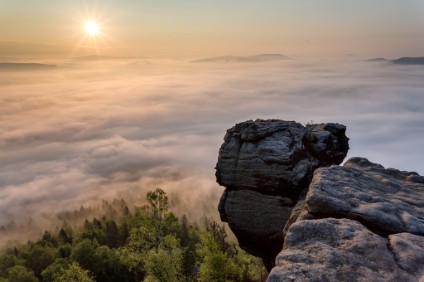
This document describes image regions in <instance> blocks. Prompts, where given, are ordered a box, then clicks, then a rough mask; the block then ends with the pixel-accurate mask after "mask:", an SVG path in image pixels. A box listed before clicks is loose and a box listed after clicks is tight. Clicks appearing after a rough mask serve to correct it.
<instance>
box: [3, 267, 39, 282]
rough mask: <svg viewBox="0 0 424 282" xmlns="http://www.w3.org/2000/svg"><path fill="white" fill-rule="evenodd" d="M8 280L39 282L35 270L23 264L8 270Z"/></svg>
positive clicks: (14, 281)
mask: <svg viewBox="0 0 424 282" xmlns="http://www.w3.org/2000/svg"><path fill="white" fill-rule="evenodd" d="M7 280H9V281H13V282H37V281H38V279H37V277H35V275H34V272H32V271H31V270H29V269H28V268H26V267H24V266H22V265H15V266H13V267H11V268H9V269H8V270H7Z"/></svg>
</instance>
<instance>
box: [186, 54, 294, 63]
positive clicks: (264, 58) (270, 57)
mask: <svg viewBox="0 0 424 282" xmlns="http://www.w3.org/2000/svg"><path fill="white" fill-rule="evenodd" d="M288 59H290V58H289V57H286V56H283V55H281V54H260V55H255V56H223V57H213V58H206V59H200V60H196V61H193V63H258V62H269V61H281V60H288Z"/></svg>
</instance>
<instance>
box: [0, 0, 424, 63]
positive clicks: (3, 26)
mask: <svg viewBox="0 0 424 282" xmlns="http://www.w3.org/2000/svg"><path fill="white" fill-rule="evenodd" d="M423 14H424V2H423V1H421V0H407V1H398V0H374V1H366V0H356V1H345V0H342V1H340V0H320V1H310V0H301V1H281V0H264V1H256V0H214V1H206V0H184V1H174V0H154V1H153V0H149V1H147V0H125V1H123V0H119V1H118V0H102V1H88V0H85V1H82V0H72V1H70V0H61V1H51V0H31V1H27V0H0V54H1V55H2V56H4V57H7V56H27V57H36V56H48V57H51V56H55V57H61V56H74V55H79V54H88V53H93V52H98V53H100V54H103V55H115V56H128V55H129V56H149V57H192V58H193V57H203V56H220V55H231V54H238V55H247V54H256V53H263V52H265V53H283V54H287V55H291V56H336V57H340V56H344V55H346V54H354V55H356V56H361V57H367V56H368V57H375V56H385V57H400V56H404V55H410V56H414V55H419V54H420V51H421V50H422V49H423V48H424V29H423V28H422V27H423V26H424V17H423ZM88 19H94V20H96V21H98V22H99V24H100V25H101V29H102V36H99V38H97V39H96V44H94V43H93V42H87V41H86V42H84V40H83V38H84V33H83V25H84V21H86V20H88ZM94 45H95V46H96V48H94Z"/></svg>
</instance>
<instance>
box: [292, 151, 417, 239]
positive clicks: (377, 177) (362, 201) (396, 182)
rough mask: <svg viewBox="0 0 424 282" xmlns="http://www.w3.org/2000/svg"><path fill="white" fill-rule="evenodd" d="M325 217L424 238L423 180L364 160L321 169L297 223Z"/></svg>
mask: <svg viewBox="0 0 424 282" xmlns="http://www.w3.org/2000/svg"><path fill="white" fill-rule="evenodd" d="M323 217H337V218H350V219H353V220H357V221H359V222H361V223H362V224H363V225H365V226H366V227H367V228H369V229H370V230H372V231H373V232H375V233H377V234H380V235H383V236H387V235H389V234H395V233H401V232H409V233H413V234H417V235H424V177H422V176H419V175H418V174H417V173H416V172H401V171H399V170H395V169H384V167H383V166H381V165H379V164H374V163H371V162H369V161H368V160H367V159H364V158H352V159H350V160H348V161H347V162H346V163H345V164H344V166H343V167H340V166H332V167H328V168H320V169H318V170H317V171H316V172H315V175H314V178H313V179H312V182H311V184H310V185H309V190H308V194H307V195H306V200H305V203H304V206H303V209H302V211H301V212H300V215H299V218H298V220H302V219H311V218H323Z"/></svg>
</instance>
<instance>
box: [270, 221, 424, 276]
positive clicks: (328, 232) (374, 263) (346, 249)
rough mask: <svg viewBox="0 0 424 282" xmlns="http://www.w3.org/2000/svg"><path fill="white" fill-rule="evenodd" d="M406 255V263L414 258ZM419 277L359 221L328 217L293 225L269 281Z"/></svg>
mask: <svg viewBox="0 0 424 282" xmlns="http://www.w3.org/2000/svg"><path fill="white" fill-rule="evenodd" d="M402 236H403V235H402ZM396 238H397V237H396ZM408 242H411V240H410V238H409V237H408ZM420 242H422V241H420ZM394 248H395V249H399V248H398V247H394ZM403 248H406V249H408V250H412V248H413V246H411V244H410V243H408V244H407V245H406V247H405V246H404V247H403ZM403 257H404V258H405V262H406V261H408V260H414V259H411V258H410V257H408V256H407V255H404V256H403ZM420 259H422V257H416V259H415V260H416V261H417V262H419V261H420ZM421 267H422V265H421ZM418 275H420V274H418ZM416 277H417V276H414V275H413V274H412V272H410V273H408V272H407V271H405V270H404V269H402V268H401V267H400V265H398V264H397V263H396V260H395V257H394V255H393V254H392V253H391V251H390V250H389V248H388V247H387V244H386V240H385V239H384V238H382V237H380V236H379V235H377V234H375V233H373V232H371V231H370V230H368V229H367V228H366V227H364V226H363V225H361V224H360V223H359V222H357V221H353V220H349V219H334V218H326V219H319V220H303V221H299V222H296V223H295V224H293V225H292V226H291V227H290V229H289V231H288V233H287V235H286V238H285V242H284V248H283V250H282V252H281V253H280V254H279V255H278V257H277V259H276V267H275V268H274V269H273V270H272V271H271V273H270V275H269V277H268V281H269V282H277V281H404V282H407V281H418V280H417V278H416Z"/></svg>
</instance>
